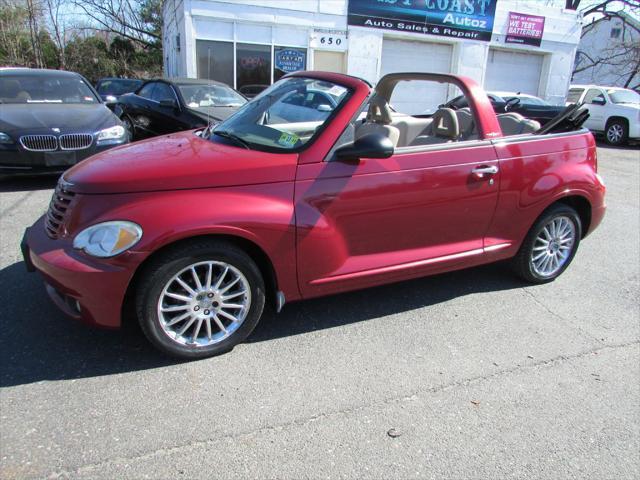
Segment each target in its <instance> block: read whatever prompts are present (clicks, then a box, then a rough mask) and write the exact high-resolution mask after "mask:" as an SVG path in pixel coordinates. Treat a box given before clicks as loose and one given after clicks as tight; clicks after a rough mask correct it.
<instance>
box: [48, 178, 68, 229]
mask: <svg viewBox="0 0 640 480" xmlns="http://www.w3.org/2000/svg"><path fill="white" fill-rule="evenodd" d="M74 196H75V193H73V192H70V191H69V190H65V189H64V187H63V186H62V185H61V184H60V183H58V185H57V186H56V189H55V191H54V192H53V197H51V202H50V203H49V210H48V211H47V215H46V217H45V222H44V228H45V230H46V232H47V235H49V237H51V238H58V237H59V236H60V234H61V233H62V229H63V227H64V225H65V222H66V220H67V217H68V215H69V213H70V211H71V201H72V200H73V197H74Z"/></svg>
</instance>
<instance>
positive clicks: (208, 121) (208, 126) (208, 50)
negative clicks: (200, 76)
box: [206, 46, 213, 138]
mask: <svg viewBox="0 0 640 480" xmlns="http://www.w3.org/2000/svg"><path fill="white" fill-rule="evenodd" d="M207 80H209V87H211V86H212V85H211V47H210V46H209V47H207ZM209 98H211V88H209ZM209 108H210V105H207V130H206V132H207V138H209V137H210V136H211V133H212V132H213V128H211V118H210V116H209Z"/></svg>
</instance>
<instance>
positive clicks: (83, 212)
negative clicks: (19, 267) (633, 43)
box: [22, 72, 605, 358]
mask: <svg viewBox="0 0 640 480" xmlns="http://www.w3.org/2000/svg"><path fill="white" fill-rule="evenodd" d="M404 81H433V82H439V83H447V82H448V83H452V84H454V85H456V86H458V87H459V88H461V90H462V91H465V92H470V93H469V94H470V95H472V96H471V97H470V98H469V102H468V104H469V106H470V109H471V112H470V113H469V112H466V111H465V110H464V109H461V110H458V111H454V110H452V109H450V108H441V109H439V110H438V111H437V112H436V113H435V114H434V115H433V116H432V117H430V118H423V117H413V116H410V115H404V116H399V117H398V116H394V115H393V112H392V111H391V109H390V108H389V100H390V98H391V96H392V94H393V91H394V88H395V87H396V85H397V84H398V83H401V82H404ZM327 87H330V88H329V89H330V90H331V91H333V92H334V93H335V94H336V95H337V96H338V97H339V98H340V101H339V103H338V104H337V105H336V107H335V108H334V110H333V111H332V112H331V114H330V115H329V116H328V117H327V118H324V119H322V120H316V121H314V120H309V121H307V119H300V121H296V122H289V123H284V124H283V123H272V122H271V115H270V110H271V109H273V108H277V107H278V106H279V104H280V103H282V102H283V100H285V99H287V98H289V96H290V95H291V93H292V92H295V93H303V94H304V93H306V92H309V91H315V90H317V89H318V88H323V89H325V88H327ZM363 108H368V114H367V117H366V120H365V121H362V120H360V119H359V113H360V112H361V111H362V109H363ZM307 111H308V113H311V111H312V110H311V109H308V110H307ZM584 115H585V114H584V113H583V112H581V111H579V109H577V107H575V108H573V107H572V108H569V109H567V111H566V112H565V114H564V115H563V117H562V118H558V119H556V120H554V122H553V123H552V124H549V125H548V126H545V127H542V129H541V128H540V125H539V124H538V123H537V122H534V121H532V120H528V119H525V118H524V117H522V116H521V115H519V114H517V113H513V112H510V113H506V114H502V115H499V116H496V114H495V113H494V111H493V109H492V107H491V104H490V102H489V100H488V98H487V97H486V95H485V94H484V92H483V91H482V89H481V88H480V87H479V86H478V85H477V84H475V82H473V81H472V80H470V79H467V78H464V77H457V76H454V75H443V74H426V73H411V74H391V75H387V76H385V77H383V78H382V79H381V80H380V82H379V83H378V85H377V87H376V89H375V91H372V88H371V86H370V85H369V84H368V83H367V82H366V81H364V80H361V79H358V78H354V77H351V76H347V75H341V74H337V73H322V72H298V73H294V74H290V75H288V76H286V77H284V79H282V80H281V81H279V82H278V83H276V84H274V85H273V86H271V87H270V88H269V90H268V91H267V92H265V94H264V95H262V96H261V97H260V98H257V99H255V100H253V101H251V102H250V103H248V104H247V105H245V106H244V107H242V108H241V109H240V110H239V111H238V112H237V113H236V114H235V115H234V116H232V117H230V118H228V119H227V120H226V121H223V122H222V123H220V124H219V125H217V126H216V127H215V128H214V129H212V130H211V129H207V130H205V131H202V130H200V131H197V132H181V133H178V134H173V135H167V136H163V137H160V138H157V139H154V140H150V141H147V142H142V143H138V144H133V145H130V146H128V147H125V148H122V149H118V151H117V152H115V151H114V152H106V153H103V154H101V155H99V156H96V157H94V158H93V159H91V160H90V161H88V162H83V163H82V164H80V165H78V166H76V167H74V168H72V169H71V170H70V171H68V172H67V173H66V174H65V175H64V176H63V177H62V178H61V180H60V182H59V184H58V186H57V188H56V191H55V194H54V196H53V199H52V202H51V207H50V210H49V212H48V213H47V214H46V215H45V216H43V217H42V218H40V219H39V220H38V221H37V222H36V223H35V224H34V225H33V226H31V227H30V228H28V229H27V231H26V232H25V239H24V241H23V244H22V248H23V254H24V259H25V263H26V265H27V267H28V268H29V269H31V270H33V269H35V270H38V271H39V272H41V273H42V275H43V277H44V279H45V282H46V285H47V287H46V288H47V290H48V292H49V295H50V296H51V298H52V299H53V301H54V302H55V303H56V304H57V305H58V306H59V307H60V308H61V309H62V310H63V311H65V312H66V313H67V314H68V315H70V316H72V317H74V318H76V319H80V320H83V321H85V322H88V323H90V324H93V325H99V326H102V327H109V328H116V327H119V326H120V324H121V315H122V314H123V311H124V312H127V311H128V309H129V308H130V307H132V308H133V309H134V310H135V314H136V315H137V317H138V320H139V322H140V325H141V326H142V329H143V331H144V333H145V334H146V335H147V337H148V338H149V340H150V341H151V342H152V343H153V344H154V345H155V346H156V347H158V348H159V349H161V350H162V351H164V352H166V353H169V354H172V355H176V356H179V357H183V358H199V357H205V356H209V355H215V354H219V353H223V352H226V351H228V350H230V349H231V348H233V346H234V345H236V344H237V343H238V342H241V341H242V340H243V339H244V338H246V337H247V335H249V334H250V333H251V331H252V330H253V328H254V327H255V326H256V324H257V323H258V321H259V320H260V317H261V315H262V311H263V307H264V305H265V302H269V303H271V304H273V305H274V307H275V308H276V310H277V311H279V310H280V309H281V308H282V307H283V305H284V304H285V301H287V302H291V301H296V300H301V299H307V298H313V297H318V296H321V295H328V294H332V293H337V292H344V291H347V290H353V289H359V288H365V287H371V286H374V285H381V284H385V283H389V282H395V281H398V280H403V279H410V278H415V277H420V276H424V275H431V274H436V273H441V272H446V271H450V270H457V269H461V268H465V267H471V266H475V265H480V264H485V263H490V262H495V261H499V260H510V262H511V264H512V266H513V268H514V269H515V271H516V272H517V273H518V274H519V275H520V276H521V277H522V278H524V279H525V280H526V281H528V282H532V283H545V282H550V281H552V280H554V279H555V278H557V277H558V276H559V275H560V274H562V272H563V271H564V270H565V269H566V268H567V267H568V266H569V264H570V263H571V261H572V259H573V258H574V255H575V253H576V251H577V249H578V245H579V243H580V241H581V240H582V239H583V238H584V237H585V236H586V235H588V234H589V233H590V232H592V231H593V230H594V229H595V228H596V227H597V226H598V224H599V223H600V221H601V220H602V218H603V215H604V212H605V201H604V193H605V187H604V184H603V183H602V180H601V179H600V177H599V175H598V174H597V159H596V148H595V142H594V139H593V135H591V133H590V132H589V131H587V130H586V129H582V128H581V127H580V124H581V122H582V121H583V120H584ZM468 116H473V117H474V118H476V119H477V121H478V123H479V125H478V133H477V135H476V136H475V138H466V139H465V141H458V139H459V136H460V129H461V128H464V125H466V124H467V122H468V120H469V118H468ZM277 122H280V121H279V120H278V121H277ZM533 132H535V133H533ZM125 299H126V300H125ZM372 301H374V302H375V301H383V300H375V299H372Z"/></svg>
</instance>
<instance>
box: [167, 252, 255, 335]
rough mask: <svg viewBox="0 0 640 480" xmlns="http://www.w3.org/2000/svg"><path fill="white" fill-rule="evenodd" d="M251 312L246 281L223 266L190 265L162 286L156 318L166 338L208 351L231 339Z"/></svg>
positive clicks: (228, 267)
mask: <svg viewBox="0 0 640 480" xmlns="http://www.w3.org/2000/svg"><path fill="white" fill-rule="evenodd" d="M250 308H251V288H250V286H249V282H248V280H247V278H246V277H245V276H244V275H243V274H242V272H241V271H240V270H238V269H237V268H235V267H234V266H233V265H229V264H228V263H224V262H215V261H208V262H199V263H194V264H193V265H190V266H188V267H186V268H184V269H182V270H181V271H180V272H178V273H177V274H176V275H174V276H173V277H172V278H171V279H170V280H169V281H168V282H167V283H166V284H165V286H164V288H163V290H162V293H161V294H160V299H159V300H158V318H159V319H160V325H161V327H162V330H163V331H164V332H165V333H166V334H167V336H168V337H169V338H171V339H172V340H174V341H175V342H178V343H180V344H182V345H187V346H193V347H208V346H210V345H213V344H215V343H219V342H221V341H223V340H224V339H226V338H228V337H229V336H231V335H232V334H233V333H234V332H235V331H236V330H238V328H240V326H241V325H242V322H244V320H245V318H246V317H247V314H248V313H249V309H250Z"/></svg>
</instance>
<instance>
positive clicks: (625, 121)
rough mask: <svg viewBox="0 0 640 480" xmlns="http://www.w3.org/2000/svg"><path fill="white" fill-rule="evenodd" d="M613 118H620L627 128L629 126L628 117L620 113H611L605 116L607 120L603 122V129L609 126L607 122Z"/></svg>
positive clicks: (613, 119)
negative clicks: (607, 116)
mask: <svg viewBox="0 0 640 480" xmlns="http://www.w3.org/2000/svg"><path fill="white" fill-rule="evenodd" d="M615 120H622V121H623V122H624V123H626V124H627V128H629V119H628V118H627V117H623V116H622V115H611V116H610V117H609V118H607V121H606V122H605V123H604V128H605V131H606V129H607V127H608V126H609V124H610V123H611V122H613V121H615Z"/></svg>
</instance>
